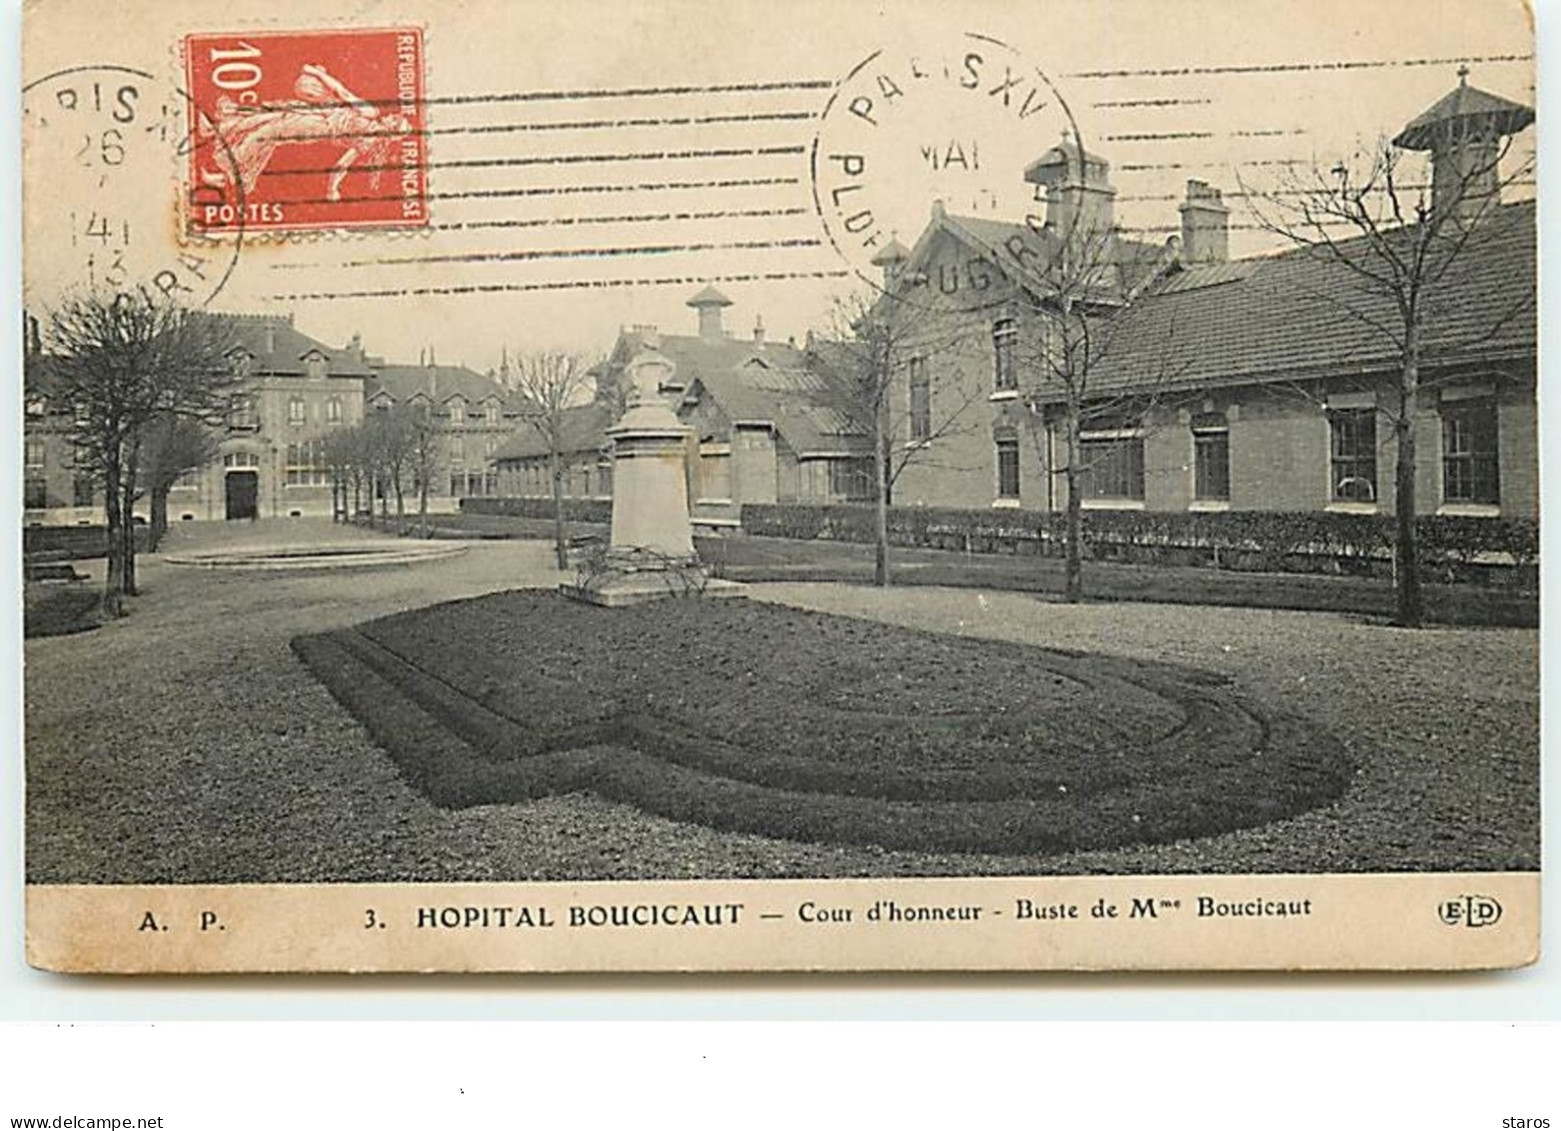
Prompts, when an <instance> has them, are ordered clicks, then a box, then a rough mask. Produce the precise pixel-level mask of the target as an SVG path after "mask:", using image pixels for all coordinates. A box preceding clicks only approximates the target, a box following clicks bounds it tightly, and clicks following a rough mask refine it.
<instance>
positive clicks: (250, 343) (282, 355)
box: [27, 313, 370, 389]
mask: <svg viewBox="0 0 1561 1131" xmlns="http://www.w3.org/2000/svg"><path fill="white" fill-rule="evenodd" d="M201 317H203V318H210V319H212V320H214V321H216V322H219V323H220V324H221V325H222V326H223V327H224V329H225V334H226V336H228V337H231V339H232V342H233V345H232V349H233V350H239V349H242V350H243V351H244V352H245V353H247V354H248V355H249V357H250V359H251V360H250V363H249V372H250V374H251V375H253V376H256V377H305V376H307V375H308V367H307V365H306V364H305V362H304V359H305V358H306V357H308V356H309V355H310V354H314V353H319V354H321V355H323V356H324V357H325V372H326V375H327V376H328V377H368V376H370V370H369V368H368V367H367V366H366V365H365V364H364V363H363V358H362V355H361V354H360V353H359V352H358V351H356V350H352V349H336V348H334V347H332V346H328V345H326V344H325V343H324V342H322V341H319V340H318V339H316V338H311V337H310V336H309V335H307V334H304V333H301V332H300V331H298V330H297V329H295V328H294V326H293V320H292V317H291V316H290V315H259V314H226V313H210V314H202V315H201ZM27 374H28V377H27V380H28V381H29V382H30V383H32V384H36V385H37V386H38V387H39V388H40V389H42V388H43V387H44V386H45V385H47V384H51V383H52V382H53V380H54V375H53V373H52V367H51V366H50V365H49V364H47V363H46V358H45V357H44V356H43V355H37V356H35V357H31V358H29V364H28V366H27ZM32 384H29V388H31V387H32Z"/></svg>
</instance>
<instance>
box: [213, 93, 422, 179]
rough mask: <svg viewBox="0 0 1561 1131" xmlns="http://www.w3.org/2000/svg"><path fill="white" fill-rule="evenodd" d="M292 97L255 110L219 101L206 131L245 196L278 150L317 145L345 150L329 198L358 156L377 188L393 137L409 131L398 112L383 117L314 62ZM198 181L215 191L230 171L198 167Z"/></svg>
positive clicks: (227, 100)
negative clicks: (329, 144) (328, 144)
mask: <svg viewBox="0 0 1561 1131" xmlns="http://www.w3.org/2000/svg"><path fill="white" fill-rule="evenodd" d="M293 93H294V94H296V95H297V96H298V101H295V102H281V103H262V104H260V105H259V106H254V107H251V106H245V105H242V104H240V103H238V102H237V101H235V100H234V99H232V98H227V97H223V98H221V99H219V100H218V102H217V107H216V114H215V119H216V120H215V122H214V123H213V124H212V125H211V126H209V127H207V130H208V132H211V133H214V134H215V135H216V138H217V141H218V143H219V145H220V146H221V147H222V149H223V150H224V152H225V153H226V154H227V162H230V163H231V166H232V167H233V168H235V169H236V171H237V175H238V179H239V182H240V184H241V185H242V186H243V190H244V192H245V193H246V194H249V193H252V192H254V190H255V186H256V185H257V184H259V181H260V176H261V174H262V173H264V172H265V169H266V166H267V165H268V164H270V162H271V156H272V154H274V153H275V152H276V151H277V149H278V148H279V147H281V146H283V145H311V144H315V143H318V142H334V143H335V144H337V145H340V146H341V147H342V151H343V152H342V155H341V156H340V157H338V158H337V159H336V163H335V165H333V166H332V168H331V175H330V181H329V183H328V184H327V186H326V191H325V198H326V199H327V200H329V201H331V202H333V203H334V202H336V201H339V200H340V199H341V185H342V181H343V180H344V179H345V178H346V176H347V173H348V172H349V171H350V170H351V169H352V166H353V165H354V164H355V163H356V162H357V161H358V159H359V158H360V157H366V158H368V159H369V162H370V166H371V167H370V170H369V183H370V185H371V186H372V187H374V188H378V187H379V181H380V173H381V172H382V171H383V170H382V166H383V165H384V164H385V163H386V161H387V160H388V158H389V156H390V153H391V147H392V146H393V144H394V143H395V139H396V138H397V137H398V136H399V135H401V134H405V133H408V132H410V131H411V129H412V124H411V123H410V122H408V121H407V119H406V118H405V117H403V116H402V115H400V114H382V113H381V112H380V110H379V108H378V107H377V106H375V105H373V104H372V103H370V102H366V101H364V100H363V99H362V98H359V97H358V96H357V95H356V94H354V93H353V92H352V91H351V90H349V89H347V87H346V86H345V85H344V84H343V83H342V82H341V81H339V80H338V79H337V78H335V76H333V75H332V74H331V73H330V72H329V71H327V70H326V69H325V68H324V67H322V66H320V65H318V64H314V63H309V64H306V65H305V66H304V67H303V69H302V70H301V71H300V72H299V75H298V78H297V80H296V81H295V82H294V83H293ZM201 179H202V180H204V181H205V183H206V184H208V185H210V186H212V187H213V188H223V187H225V186H227V185H229V184H231V183H232V176H231V175H230V173H228V172H227V171H225V170H221V169H217V170H211V169H202V170H201Z"/></svg>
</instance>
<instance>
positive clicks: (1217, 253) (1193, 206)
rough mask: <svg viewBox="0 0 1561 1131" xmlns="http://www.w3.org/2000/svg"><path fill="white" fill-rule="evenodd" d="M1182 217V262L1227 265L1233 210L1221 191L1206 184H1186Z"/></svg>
mask: <svg viewBox="0 0 1561 1131" xmlns="http://www.w3.org/2000/svg"><path fill="white" fill-rule="evenodd" d="M1180 211H1181V214H1182V251H1181V255H1182V262H1183V263H1187V264H1194V263H1224V262H1226V261H1227V260H1228V259H1230V209H1229V208H1226V207H1225V202H1224V201H1223V200H1222V199H1221V198H1220V190H1219V189H1217V188H1215V187H1214V186H1213V185H1210V184H1208V183H1206V182H1204V181H1188V182H1187V199H1186V200H1184V201H1183V202H1182V204H1181V208H1180Z"/></svg>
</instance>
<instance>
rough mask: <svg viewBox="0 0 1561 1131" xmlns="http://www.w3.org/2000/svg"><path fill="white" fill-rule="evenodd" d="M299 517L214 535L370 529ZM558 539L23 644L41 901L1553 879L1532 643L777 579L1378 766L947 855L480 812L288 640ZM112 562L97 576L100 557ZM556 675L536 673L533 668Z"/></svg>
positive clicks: (183, 572)
mask: <svg viewBox="0 0 1561 1131" xmlns="http://www.w3.org/2000/svg"><path fill="white" fill-rule="evenodd" d="M370 536H373V535H370V534H368V533H367V532H359V531H356V530H351V529H343V528H341V527H335V528H332V527H331V526H330V524H329V523H310V522H305V521H293V522H290V523H283V524H269V525H268V524H265V523H262V524H259V525H258V526H256V527H254V528H247V529H243V530H235V529H233V528H224V527H216V526H211V527H200V528H180V529H177V530H176V531H175V532H174V533H173V535H172V536H171V540H170V542H169V543H168V545H167V547H166V549H167V550H168V551H169V552H170V553H172V552H178V551H180V550H186V549H190V548H196V547H199V546H202V545H205V544H210V543H212V542H214V541H217V540H220V541H222V542H223V543H225V544H230V543H233V542H235V541H242V540H245V539H248V540H252V541H257V542H259V541H266V542H283V541H289V542H305V543H307V542H318V541H325V540H330V541H336V540H345V539H350V538H356V537H370ZM549 557H550V550H549V548H548V547H547V545H546V544H544V543H541V542H474V543H471V544H470V545H469V547H468V549H467V551H466V552H465V553H464V554H462V555H461V556H459V557H455V558H449V559H445V560H442V561H435V562H429V563H425V564H421V565H416V566H409V567H395V568H387V569H379V570H340V571H333V572H328V573H312V574H310V573H292V572H284V573H237V572H233V573H224V572H219V571H204V570H196V569H191V568H188V567H179V566H175V565H170V564H168V563H166V562H164V561H162V560H161V558H160V557H159V556H152V557H147V558H145V559H143V562H142V565H141V579H142V583H143V589H144V594H143V596H141V597H140V598H138V599H137V600H136V601H135V602H134V612H133V614H132V615H131V616H130V617H128V618H126V619H125V620H123V621H120V622H117V623H114V624H110V625H107V626H105V627H103V628H101V629H98V630H96V631H93V632H88V633H83V634H79V635H75V636H66V637H57V638H51V639H42V640H34V641H28V642H27V644H26V647H25V658H26V671H25V688H26V710H27V717H26V738H27V750H26V760H27V761H26V772H27V788H28V796H27V874H28V879H29V880H30V881H31V882H35V883H75V882H86V883H180V882H189V883H195V882H217V883H228V882H231V883H236V882H262V881H293V882H303V881H368V880H430V881H450V880H472V881H482V880H526V879H539V880H568V879H615V878H675V877H717V876H847V875H859V876H878V875H938V874H1004V873H1007V874H1054V873H1133V872H1232V871H1276V872H1287V871H1362V870H1367V871H1396V870H1421V869H1436V870H1441V869H1454V870H1456V869H1497V870H1504V869H1533V868H1537V867H1538V865H1539V785H1538V783H1539V718H1538V714H1539V712H1538V702H1539V670H1538V651H1539V639H1538V634H1537V633H1536V632H1534V631H1532V630H1521V629H1449V628H1438V629H1427V630H1422V631H1420V632H1406V631H1402V630H1397V629H1392V628H1387V627H1383V626H1381V625H1378V624H1371V623H1367V622H1365V621H1363V620H1361V619H1359V618H1352V617H1348V616H1342V615H1336V614H1324V613H1296V612H1278V611H1267V610H1255V609H1220V608H1208V607H1197V606H1170V605H1147V604H1128V603H1123V604H1115V605H1086V606H1078V607H1070V606H1065V605H1061V604H1054V603H1049V602H1047V601H1044V600H1040V599H1037V598H1036V597H1034V596H1031V595H1026V594H1018V593H998V592H980V591H972V590H942V589H930V588H925V589H914V590H891V591H888V592H879V591H876V590H873V589H870V588H865V587H854V586H842V585H834V584H764V585H756V586H753V587H752V589H751V593H750V596H751V597H753V598H756V599H760V600H767V601H777V602H783V603H787V604H793V605H798V606H803V607H807V608H813V609H818V610H822V611H826V612H834V613H843V614H847V615H853V616H863V617H871V618H877V619H881V620H884V621H889V622H893V623H896V624H902V625H907V626H910V627H915V628H925V629H931V630H933V631H939V632H950V633H961V634H967V635H970V636H976V637H990V638H994V639H1003V640H1010V641H1015V642H1019V643H1027V644H1040V645H1047V646H1054V647H1059V648H1070V649H1082V650H1089V651H1099V652H1108V653H1115V654H1120V655H1125V656H1132V657H1145V658H1155V659H1161V660H1166V661H1170V662H1174V663H1180V664H1187V665H1191V666H1195V667H1202V668H1207V669H1210V670H1214V671H1219V672H1223V673H1227V674H1229V675H1231V676H1232V677H1234V679H1235V680H1236V682H1237V686H1238V687H1239V688H1240V689H1242V690H1244V691H1246V692H1249V693H1252V694H1254V695H1257V696H1260V697H1263V698H1266V699H1268V700H1269V701H1271V702H1272V703H1274V704H1275V705H1276V706H1282V707H1284V708H1287V709H1290V710H1293V711H1297V712H1300V713H1303V714H1306V715H1309V716H1310V717H1312V718H1313V719H1315V720H1316V721H1318V722H1320V723H1322V724H1323V725H1324V726H1326V727H1329V728H1331V729H1332V730H1333V731H1334V732H1335V733H1336V734H1337V735H1338V736H1339V737H1340V738H1341V739H1342V740H1343V741H1344V742H1345V743H1346V745H1347V747H1348V749H1349V751H1350V753H1351V754H1352V755H1353V757H1354V758H1355V759H1356V760H1357V761H1358V762H1359V763H1360V765H1361V770H1360V773H1359V774H1358V776H1357V778H1356V780H1355V782H1354V783H1353V785H1352V787H1351V788H1350V790H1349V792H1348V793H1347V794H1346V796H1345V798H1344V799H1343V800H1342V801H1341V802H1339V803H1338V804H1336V805H1333V806H1330V807H1327V808H1324V809H1320V810H1316V811H1313V812H1311V813H1307V814H1304V815H1302V816H1300V817H1297V818H1293V819H1291V820H1288V821H1284V822H1280V823H1276V824H1273V825H1269V826H1267V827H1265V828H1259V829H1250V830H1245V831H1241V832H1236V833H1230V834H1226V835H1223V836H1218V837H1211V838H1206V839H1202V840H1198V841H1188V842H1178V843H1173V844H1168V845H1159V846H1155V847H1152V848H1133V849H1118V850H1112V851H1102V852H1090V853H1077V854H1072V855H1066V856H1042V857H1022V856H1012V857H1008V856H951V855H945V856H939V855H931V854H926V853H918V852H903V851H900V852H895V851H887V850H881V849H873V848H865V847H832V846H821V845H805V844H796V843H790V842H784V841H775V840H768V839H765V838H762V837H757V836H750V835H740V834H730V833H717V832H713V831H710V830H708V829H704V828H701V827H697V826H690V825H682V824H678V823H675V822H671V821H667V820H663V819H660V818H656V817H652V816H648V815H646V814H643V813H641V812H639V811H637V810H635V809H633V808H629V807H626V806H620V805H612V804H607V803H604V802H601V801H598V800H596V799H595V798H592V797H589V796H582V795H570V796H564V797H554V798H548V799H545V800H541V801H534V802H527V803H524V804H513V805H490V806H484V807H479V808H473V809H467V810H462V811H445V810H441V809H438V808H436V807H435V806H433V805H432V804H430V803H429V802H428V801H426V800H425V799H424V798H423V797H422V796H421V795H420V794H418V793H416V792H415V791H414V790H412V789H411V788H410V787H408V786H407V785H405V784H404V783H403V782H402V781H401V779H400V778H399V777H398V776H397V773H396V770H395V768H394V766H393V765H392V764H391V762H390V760H389V758H388V757H386V756H385V755H384V754H383V753H382V752H381V751H380V750H379V749H378V748H377V747H375V746H374V745H373V744H372V743H371V742H370V741H369V740H368V738H367V736H366V735H365V733H364V732H363V730H362V728H361V727H359V726H358V725H357V723H356V722H355V721H354V720H353V719H352V718H351V717H350V716H349V715H348V714H347V712H346V711H345V710H343V709H342V708H341V707H339V706H338V705H337V703H336V702H335V701H334V700H333V699H332V698H331V697H330V696H329V695H328V694H327V693H326V692H325V690H324V688H323V687H321V686H320V685H319V684H317V683H316V682H315V681H314V679H313V678H312V677H311V676H310V675H309V673H308V672H307V671H306V670H305V669H304V668H303V667H302V666H301V665H300V664H299V663H298V661H297V660H296V659H294V657H293V655H292V653H291V652H290V651H289V649H288V642H289V640H290V639H291V638H292V637H293V636H295V635H297V634H299V633H304V632H319V631H324V630H328V629H331V628H336V627H342V626H346V625H349V624H354V623H357V622H360V621H363V620H367V619H369V618H371V617H377V616H381V615H384V614H387V613H391V612H396V611H399V610H404V609H410V608H416V607H420V606H424V605H428V604H433V603H436V602H440V601H447V600H453V599H457V598H461V597H469V596H475V595H478V594H481V593H486V592H492V591H494V590H499V589H506V588H514V587H521V586H534V585H543V586H552V585H554V584H556V583H557V582H558V581H559V580H561V579H562V575H560V574H558V573H557V572H555V571H554V570H552V569H551V567H550V565H549ZM97 568H98V570H99V571H100V570H101V563H99V564H98V566H97ZM541 660H545V658H540V657H539V661H541Z"/></svg>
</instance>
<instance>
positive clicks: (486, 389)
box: [366, 365, 520, 412]
mask: <svg viewBox="0 0 1561 1131" xmlns="http://www.w3.org/2000/svg"><path fill="white" fill-rule="evenodd" d="M373 377H374V380H373V382H372V383H371V384H370V385H369V387H368V389H367V391H366V395H367V396H369V397H373V396H375V395H377V394H378V393H379V392H381V391H384V392H386V393H389V394H390V395H391V396H392V397H394V398H395V399H396V402H397V403H398V404H399V403H403V402H405V401H407V400H409V399H410V398H411V397H412V396H414V395H415V394H417V393H422V394H423V395H424V396H426V397H428V398H429V399H430V400H431V401H433V402H434V403H435V404H444V403H445V402H446V401H448V400H450V399H451V398H452V397H454V396H456V395H460V396H461V397H462V398H464V399H465V400H466V402H467V403H468V404H478V403H480V402H482V401H486V400H490V399H495V398H496V399H498V400H499V401H500V402H501V403H502V404H503V405H504V406H505V407H506V408H508V409H510V410H511V411H517V412H518V411H519V409H520V405H519V399H520V398H519V397H518V396H517V394H515V393H512V392H510V391H509V390H508V389H506V388H504V386H503V385H500V384H499V383H498V382H497V381H495V380H493V379H492V378H490V377H485V376H483V375H482V374H481V373H478V372H476V371H474V370H471V369H467V368H466V367H465V366H464V365H379V366H376V367H375V368H374V370H373Z"/></svg>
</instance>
